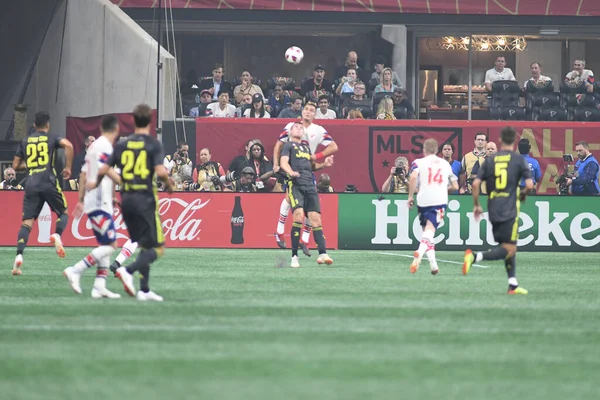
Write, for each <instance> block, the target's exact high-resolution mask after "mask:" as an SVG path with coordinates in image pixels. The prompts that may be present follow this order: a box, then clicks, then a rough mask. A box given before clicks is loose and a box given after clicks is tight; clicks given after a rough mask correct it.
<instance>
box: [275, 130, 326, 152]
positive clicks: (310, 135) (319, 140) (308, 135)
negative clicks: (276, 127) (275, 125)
mask: <svg viewBox="0 0 600 400" xmlns="http://www.w3.org/2000/svg"><path fill="white" fill-rule="evenodd" d="M294 124H295V122H290V123H289V124H287V125H286V126H285V128H283V132H281V134H280V135H279V140H280V141H282V142H284V143H285V142H287V141H289V140H290V136H289V134H290V129H291V128H292V125H294ZM302 142H305V143H307V144H308V147H309V148H310V152H311V153H312V154H316V152H317V147H319V145H320V144H322V145H323V146H329V144H330V143H331V142H333V138H332V137H331V135H329V133H327V131H326V130H325V128H323V127H322V126H321V125H317V124H310V125H309V127H308V128H304V135H303V136H302Z"/></svg>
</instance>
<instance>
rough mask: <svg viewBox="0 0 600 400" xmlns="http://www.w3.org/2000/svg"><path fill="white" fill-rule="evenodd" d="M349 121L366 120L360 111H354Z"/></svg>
mask: <svg viewBox="0 0 600 400" xmlns="http://www.w3.org/2000/svg"><path fill="white" fill-rule="evenodd" d="M348 119H365V117H363V115H362V112H361V111H360V110H359V109H352V110H350V112H349V113H348Z"/></svg>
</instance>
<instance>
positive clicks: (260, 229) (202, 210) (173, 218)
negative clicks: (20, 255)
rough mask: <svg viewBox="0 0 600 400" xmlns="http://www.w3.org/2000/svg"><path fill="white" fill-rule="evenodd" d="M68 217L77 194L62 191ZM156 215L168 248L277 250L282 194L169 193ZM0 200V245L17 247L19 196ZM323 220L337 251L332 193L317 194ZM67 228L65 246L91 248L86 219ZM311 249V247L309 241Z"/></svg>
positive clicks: (43, 233)
mask: <svg viewBox="0 0 600 400" xmlns="http://www.w3.org/2000/svg"><path fill="white" fill-rule="evenodd" d="M65 195H66V197H67V203H68V205H69V214H70V213H71V212H72V210H73V209H74V207H75V205H76V204H77V193H75V192H66V193H65ZM159 197H160V199H159V206H158V212H159V214H160V217H161V219H162V228H163V232H164V235H165V241H166V245H167V247H190V248H205V247H211V248H225V247H227V248H277V246H276V242H275V238H274V236H273V233H274V232H275V228H276V225H277V218H278V216H279V206H280V205H281V200H283V197H284V195H283V193H268V194H259V193H251V194H236V193H216V194H214V193H213V194H211V193H200V192H196V193H174V194H173V195H170V196H169V195H167V194H163V193H161V194H160V196H159ZM0 201H1V202H2V206H3V207H4V209H5V210H11V211H12V212H7V213H5V214H6V215H5V216H4V217H3V219H2V226H3V227H4V228H3V229H2V230H1V231H0V246H16V237H17V231H18V229H19V226H20V225H21V212H20V211H21V209H22V203H23V192H13V191H1V192H0ZM321 208H322V212H323V214H322V220H323V228H324V232H325V234H326V235H327V242H328V243H327V246H328V247H330V248H337V247H338V244H337V237H338V234H337V226H338V223H337V215H338V212H337V195H335V194H323V195H322V196H321ZM69 218H70V219H69V224H68V225H67V229H66V230H65V232H64V233H63V235H62V238H63V243H64V245H65V246H87V247H93V246H96V239H95V237H94V233H93V232H92V229H91V227H92V225H91V221H90V220H89V219H88V218H87V216H83V217H82V218H81V219H79V218H74V217H73V216H72V215H70V216H69ZM114 218H115V227H116V229H117V238H118V239H119V244H123V243H124V242H125V241H126V240H127V238H128V233H127V226H126V225H125V223H124V221H123V216H122V215H121V210H120V209H119V208H118V207H117V208H115V213H114ZM291 220H292V218H291V217H290V218H288V221H287V226H286V235H285V237H286V241H287V242H288V246H289V244H291V242H290V239H289V232H290V231H291ZM55 221H56V215H55V214H54V213H51V212H50V209H49V208H48V206H47V205H46V206H45V207H44V209H43V210H42V213H41V215H40V218H38V220H37V221H36V222H35V223H34V226H33V229H32V230H31V234H30V235H29V243H28V244H29V245H30V246H50V235H51V234H52V233H53V232H54V223H55ZM310 246H311V247H314V243H313V242H312V239H311V244H310Z"/></svg>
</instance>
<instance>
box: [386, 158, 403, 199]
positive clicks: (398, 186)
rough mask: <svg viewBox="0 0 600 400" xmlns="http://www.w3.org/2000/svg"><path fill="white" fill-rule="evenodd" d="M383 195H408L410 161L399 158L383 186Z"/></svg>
mask: <svg viewBox="0 0 600 400" xmlns="http://www.w3.org/2000/svg"><path fill="white" fill-rule="evenodd" d="M381 191H382V192H383V193H408V159H407V158H406V157H398V158H396V161H394V166H393V167H392V169H391V171H390V176H388V178H387V179H386V180H385V182H383V185H382V186H381Z"/></svg>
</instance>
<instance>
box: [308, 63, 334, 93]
mask: <svg viewBox="0 0 600 400" xmlns="http://www.w3.org/2000/svg"><path fill="white" fill-rule="evenodd" d="M332 87H333V85H332V84H331V82H330V81H329V79H326V78H325V67H323V66H322V65H321V64H319V65H317V66H315V69H314V71H313V78H312V79H309V78H307V79H305V80H304V81H302V89H301V90H302V94H303V95H304V96H305V97H307V96H308V95H311V94H312V96H311V97H312V98H313V99H314V100H316V99H318V98H319V95H321V94H323V92H327V93H331V91H332V90H333V89H332ZM317 92H319V94H317Z"/></svg>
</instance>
